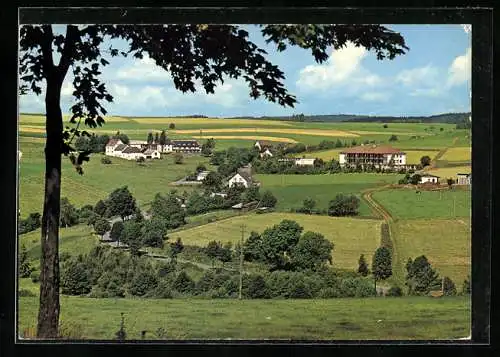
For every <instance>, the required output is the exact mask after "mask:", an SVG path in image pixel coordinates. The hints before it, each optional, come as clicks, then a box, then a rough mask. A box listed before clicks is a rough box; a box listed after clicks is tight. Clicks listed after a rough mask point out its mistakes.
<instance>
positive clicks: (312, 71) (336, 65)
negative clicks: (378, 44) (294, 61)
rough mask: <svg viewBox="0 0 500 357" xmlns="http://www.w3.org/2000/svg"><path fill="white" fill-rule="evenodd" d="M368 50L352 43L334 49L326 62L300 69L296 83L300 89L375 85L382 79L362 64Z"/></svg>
mask: <svg viewBox="0 0 500 357" xmlns="http://www.w3.org/2000/svg"><path fill="white" fill-rule="evenodd" d="M367 53H368V52H367V51H366V49H365V48H363V47H356V46H355V45H354V44H352V43H348V45H347V46H346V47H344V48H342V49H339V50H334V51H332V54H331V56H330V57H329V58H328V60H327V61H326V62H325V63H324V64H315V65H308V66H306V67H304V68H303V69H302V70H300V73H299V79H298V80H297V82H296V85H297V86H298V87H299V88H300V89H306V90H308V89H309V90H310V89H329V88H341V87H350V88H359V87H362V86H375V85H377V84H380V83H381V82H382V79H381V78H380V77H379V76H378V75H376V74H373V73H370V72H369V71H368V70H366V69H365V68H363V66H362V65H361V62H362V60H363V59H364V58H365V57H366V55H367Z"/></svg>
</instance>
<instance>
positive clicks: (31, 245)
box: [19, 224, 99, 264]
mask: <svg viewBox="0 0 500 357" xmlns="http://www.w3.org/2000/svg"><path fill="white" fill-rule="evenodd" d="M40 234H41V233H40V229H37V230H35V231H32V232H29V233H26V234H22V235H20V236H19V249H21V246H22V244H24V245H25V246H26V249H27V251H28V255H29V257H30V259H31V260H33V261H35V263H36V264H38V259H39V258H40V254H41V248H40ZM59 234H60V236H59V253H69V254H71V255H78V254H86V253H88V252H90V251H91V250H92V248H93V247H95V246H96V245H98V244H99V236H97V235H95V234H93V229H92V227H90V226H87V225H83V224H82V225H77V226H73V227H69V228H61V229H60V230H59Z"/></svg>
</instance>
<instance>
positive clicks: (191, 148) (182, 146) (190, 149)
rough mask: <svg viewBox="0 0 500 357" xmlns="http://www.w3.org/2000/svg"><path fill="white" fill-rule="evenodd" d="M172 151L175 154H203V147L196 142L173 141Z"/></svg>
mask: <svg viewBox="0 0 500 357" xmlns="http://www.w3.org/2000/svg"><path fill="white" fill-rule="evenodd" d="M171 143H172V150H173V151H175V152H184V153H196V152H201V146H200V144H199V143H198V141H196V140H171Z"/></svg>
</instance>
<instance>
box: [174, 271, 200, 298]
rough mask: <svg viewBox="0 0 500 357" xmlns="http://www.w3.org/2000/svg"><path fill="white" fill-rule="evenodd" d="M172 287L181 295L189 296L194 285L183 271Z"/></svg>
mask: <svg viewBox="0 0 500 357" xmlns="http://www.w3.org/2000/svg"><path fill="white" fill-rule="evenodd" d="M173 287H174V289H175V290H177V291H178V292H180V293H182V294H189V293H192V292H193V291H194V288H195V283H194V281H193V279H191V277H190V276H189V275H187V273H186V272H185V271H181V272H180V273H179V275H177V278H176V279H175V281H174V284H173Z"/></svg>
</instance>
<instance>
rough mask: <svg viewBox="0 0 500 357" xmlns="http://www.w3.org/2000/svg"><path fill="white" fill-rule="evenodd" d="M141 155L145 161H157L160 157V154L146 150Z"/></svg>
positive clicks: (156, 151)
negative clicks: (144, 157)
mask: <svg viewBox="0 0 500 357" xmlns="http://www.w3.org/2000/svg"><path fill="white" fill-rule="evenodd" d="M143 153H144V155H145V156H146V159H159V158H160V157H161V154H160V152H159V151H158V150H154V149H147V150H145V151H144V152H143Z"/></svg>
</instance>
